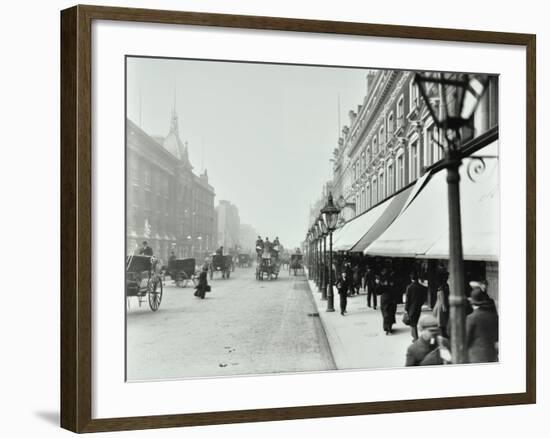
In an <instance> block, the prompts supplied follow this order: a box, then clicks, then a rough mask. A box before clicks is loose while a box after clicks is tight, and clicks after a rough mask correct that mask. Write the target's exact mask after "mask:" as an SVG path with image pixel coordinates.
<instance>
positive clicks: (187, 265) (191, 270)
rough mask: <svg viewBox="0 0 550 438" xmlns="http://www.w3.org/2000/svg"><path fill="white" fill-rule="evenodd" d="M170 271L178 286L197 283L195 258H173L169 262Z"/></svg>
mask: <svg viewBox="0 0 550 438" xmlns="http://www.w3.org/2000/svg"><path fill="white" fill-rule="evenodd" d="M168 273H169V274H170V277H172V280H174V282H175V283H176V286H177V287H185V286H187V285H188V284H189V283H191V284H192V285H193V286H196V284H197V281H198V280H197V276H196V263H195V259H193V258H188V259H173V260H170V261H169V262H168Z"/></svg>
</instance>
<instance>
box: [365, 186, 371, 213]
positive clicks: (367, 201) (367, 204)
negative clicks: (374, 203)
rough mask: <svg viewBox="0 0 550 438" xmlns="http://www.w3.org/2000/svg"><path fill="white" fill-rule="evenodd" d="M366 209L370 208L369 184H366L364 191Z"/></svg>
mask: <svg viewBox="0 0 550 438" xmlns="http://www.w3.org/2000/svg"><path fill="white" fill-rule="evenodd" d="M366 196H367V199H366V209H367V210H368V209H369V208H370V206H371V193H370V184H368V183H367V190H366Z"/></svg>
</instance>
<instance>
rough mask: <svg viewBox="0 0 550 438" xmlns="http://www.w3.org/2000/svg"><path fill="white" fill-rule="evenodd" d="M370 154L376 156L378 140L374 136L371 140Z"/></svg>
mask: <svg viewBox="0 0 550 438" xmlns="http://www.w3.org/2000/svg"><path fill="white" fill-rule="evenodd" d="M372 153H373V155H374V156H376V155H377V154H378V139H377V138H376V135H375V136H374V138H373V140H372Z"/></svg>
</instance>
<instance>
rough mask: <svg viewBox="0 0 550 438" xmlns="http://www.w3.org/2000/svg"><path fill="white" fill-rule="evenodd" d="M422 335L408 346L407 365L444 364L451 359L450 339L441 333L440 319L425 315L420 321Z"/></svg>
mask: <svg viewBox="0 0 550 438" xmlns="http://www.w3.org/2000/svg"><path fill="white" fill-rule="evenodd" d="M418 326H419V327H420V336H419V338H418V339H417V340H416V341H414V342H413V343H412V344H411V345H409V347H408V348H407V357H406V361H405V366H407V367H411V366H425V365H443V364H445V363H448V362H450V361H451V356H450V351H449V341H448V340H447V339H445V338H444V337H442V336H441V335H440V333H441V331H440V328H439V321H438V320H437V319H436V318H435V317H434V316H433V315H424V316H423V317H422V318H420V321H418Z"/></svg>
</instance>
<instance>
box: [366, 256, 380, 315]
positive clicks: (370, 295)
mask: <svg viewBox="0 0 550 438" xmlns="http://www.w3.org/2000/svg"><path fill="white" fill-rule="evenodd" d="M365 285H366V286H367V306H368V307H370V306H371V302H372V304H373V306H374V310H376V305H377V303H376V301H377V300H376V296H377V295H376V282H375V274H374V269H373V267H372V266H367V272H366V274H365Z"/></svg>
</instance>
